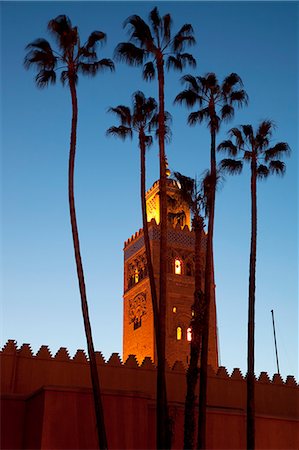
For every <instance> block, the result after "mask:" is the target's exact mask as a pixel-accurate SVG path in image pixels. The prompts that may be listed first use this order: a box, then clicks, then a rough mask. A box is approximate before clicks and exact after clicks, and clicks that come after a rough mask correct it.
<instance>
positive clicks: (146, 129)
mask: <svg viewBox="0 0 299 450" xmlns="http://www.w3.org/2000/svg"><path fill="white" fill-rule="evenodd" d="M132 98H133V108H132V110H131V109H130V108H129V107H127V106H124V105H118V106H117V107H116V108H109V112H112V113H114V114H115V115H116V116H117V117H118V119H119V120H120V123H121V125H119V126H117V127H116V126H112V127H110V128H109V129H108V130H107V135H114V136H117V137H119V138H121V139H126V138H127V137H130V138H132V137H133V132H136V133H137V135H138V142H139V150H140V197H141V211H142V223H143V232H144V244H145V254H146V260H147V269H148V276H149V281H150V289H151V297H152V306H153V314H154V326H155V333H156V342H157V343H158V342H159V340H158V339H157V338H158V336H159V321H158V301H157V291H156V283H155V277H154V270H153V264H152V257H151V248H150V240H149V232H148V221H147V213H146V198H145V195H146V187H145V186H146V183H145V180H146V164H145V153H146V149H147V148H149V147H150V146H151V145H152V142H153V138H152V135H151V132H152V131H153V130H156V129H157V110H158V108H157V103H156V100H155V99H154V98H152V97H149V98H145V96H144V94H143V93H142V92H140V91H137V92H135V93H134V94H133V97H132Z"/></svg>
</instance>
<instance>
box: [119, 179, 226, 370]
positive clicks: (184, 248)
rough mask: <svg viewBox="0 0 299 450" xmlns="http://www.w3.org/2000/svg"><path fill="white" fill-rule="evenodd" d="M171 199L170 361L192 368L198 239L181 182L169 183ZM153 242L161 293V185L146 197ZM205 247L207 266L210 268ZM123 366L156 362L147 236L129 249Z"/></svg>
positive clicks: (213, 331) (213, 347) (214, 361)
mask: <svg viewBox="0 0 299 450" xmlns="http://www.w3.org/2000/svg"><path fill="white" fill-rule="evenodd" d="M167 199H168V234H167V236H168V238H167V239H168V242H167V246H168V274H167V303H166V304H167V306H166V309H167V312H166V358H167V361H168V363H169V365H170V366H172V365H173V364H174V362H175V361H182V362H183V363H184V364H185V365H187V364H188V362H189V358H190V339H191V333H190V321H191V317H192V314H193V313H192V305H193V302H194V233H193V231H190V228H191V224H190V220H191V219H190V209H189V207H188V205H187V204H186V203H184V202H183V201H182V200H181V198H180V195H179V185H178V184H177V182H176V181H175V180H171V179H168V180H167ZM146 205H147V215H148V221H149V237H150V245H151V251H152V260H153V267H154V274H155V279H156V287H157V292H159V290H158V289H159V253H160V247H159V238H160V227H159V222H160V217H159V182H158V181H157V182H155V183H154V185H153V186H152V187H151V189H149V191H148V192H147V195H146ZM204 247H205V240H204V245H203V249H202V265H203V266H204ZM123 300H124V308H123V360H124V361H125V360H126V359H127V357H128V356H129V355H130V354H134V355H136V357H137V360H138V362H139V363H141V362H142V361H143V359H144V358H145V357H146V356H149V357H150V358H151V359H152V360H153V361H154V362H155V361H156V354H155V340H154V318H153V311H152V304H151V294H150V284H149V279H148V274H147V267H146V255H145V246H144V239H143V230H142V229H140V230H139V231H138V232H136V233H135V235H133V236H132V237H131V238H130V239H128V240H127V241H126V242H125V245H124V295H123ZM209 364H210V365H211V366H212V367H214V368H215V369H216V368H217V367H218V343H217V324H216V304H215V289H213V298H212V301H211V309H210V335H209Z"/></svg>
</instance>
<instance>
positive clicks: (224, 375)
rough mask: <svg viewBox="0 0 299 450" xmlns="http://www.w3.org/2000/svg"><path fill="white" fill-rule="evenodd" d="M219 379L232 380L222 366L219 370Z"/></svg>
mask: <svg viewBox="0 0 299 450" xmlns="http://www.w3.org/2000/svg"><path fill="white" fill-rule="evenodd" d="M217 377H219V378H230V376H229V374H228V371H227V370H226V367H223V366H220V367H219V368H218V370H217Z"/></svg>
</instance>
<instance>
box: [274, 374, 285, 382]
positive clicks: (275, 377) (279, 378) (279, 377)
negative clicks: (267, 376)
mask: <svg viewBox="0 0 299 450" xmlns="http://www.w3.org/2000/svg"><path fill="white" fill-rule="evenodd" d="M272 383H273V384H284V383H283V379H282V378H281V376H280V374H279V373H275V374H274V375H273V378H272Z"/></svg>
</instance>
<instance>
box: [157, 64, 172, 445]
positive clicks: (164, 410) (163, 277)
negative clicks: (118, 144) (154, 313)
mask: <svg viewBox="0 0 299 450" xmlns="http://www.w3.org/2000/svg"><path fill="white" fill-rule="evenodd" d="M157 70H158V83H159V161H160V180H159V187H160V287H159V291H160V297H159V334H160V336H159V339H158V340H159V345H158V346H157V349H158V350H159V353H158V354H157V357H158V368H157V372H158V373H157V448H158V449H163V450H165V449H168V448H170V447H171V442H170V441H171V436H170V424H169V417H168V406H167V388H166V377H165V344H166V295H167V197H166V159H165V124H164V120H165V112H164V111H165V110H164V61H163V58H162V57H160V58H158V60H157Z"/></svg>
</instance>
